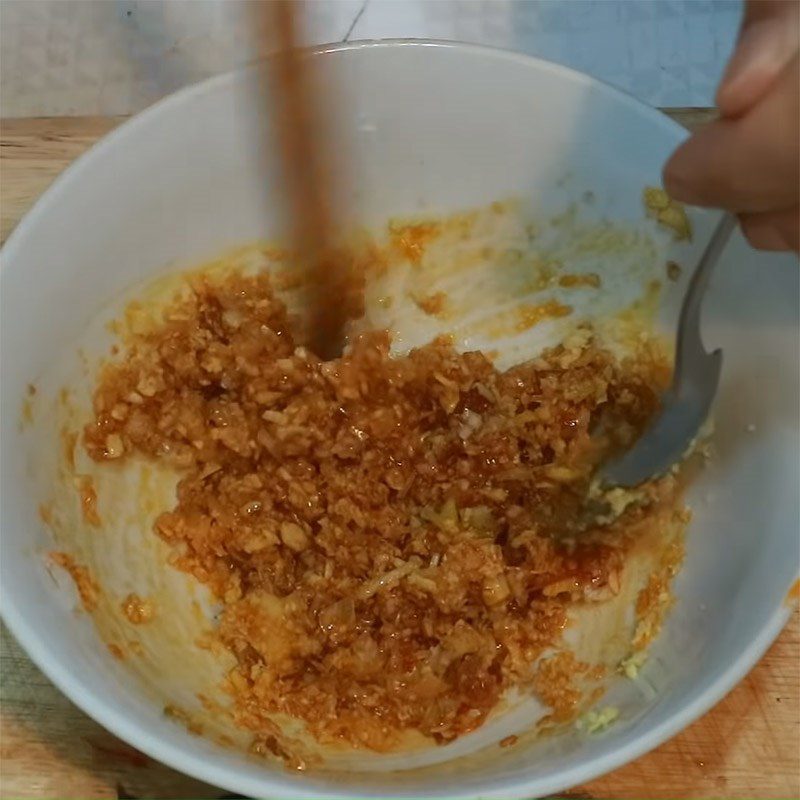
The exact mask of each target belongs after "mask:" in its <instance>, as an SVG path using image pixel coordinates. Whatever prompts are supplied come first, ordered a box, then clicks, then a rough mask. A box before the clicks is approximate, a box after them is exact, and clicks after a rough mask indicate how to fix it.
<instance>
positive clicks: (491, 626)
mask: <svg viewBox="0 0 800 800" xmlns="http://www.w3.org/2000/svg"><path fill="white" fill-rule="evenodd" d="M562 217H563V215H561V216H559V217H558V219H557V220H555V221H547V220H543V219H542V218H536V221H535V222H531V219H532V217H531V216H529V215H528V210H527V209H525V208H523V204H520V203H519V202H517V201H507V202H503V203H495V204H492V206H490V207H486V208H482V209H472V210H469V211H466V212H458V213H456V214H452V215H450V216H444V217H429V218H425V217H414V218H406V219H394V220H391V221H390V222H389V223H388V224H387V226H386V228H385V230H384V231H382V232H381V231H380V230H377V231H375V232H370V233H366V232H363V231H362V232H356V233H354V234H353V235H352V237H350V238H349V239H346V240H343V241H342V243H341V246H340V247H339V250H338V254H339V257H341V258H342V259H344V260H345V262H346V263H345V264H344V266H345V272H348V271H349V273H350V274H352V275H355V276H357V280H355V281H354V282H353V284H352V286H350V285H348V287H346V288H347V289H348V292H349V291H350V289H352V291H354V292H355V291H356V290H359V289H358V287H359V286H361V287H364V288H365V291H364V292H363V305H364V309H365V313H364V316H363V317H362V318H361V319H359V320H355V321H354V322H353V323H351V325H350V329H349V338H350V342H351V346H350V348H349V349H348V351H347V352H346V353H345V355H344V357H343V358H342V359H336V360H333V361H328V362H323V361H321V360H319V359H317V358H316V357H315V356H314V354H313V353H312V352H311V349H310V346H309V345H308V342H309V340H310V331H309V315H307V314H306V313H305V312H306V308H305V306H304V298H305V297H306V294H307V292H306V287H305V283H306V282H307V280H308V273H307V272H305V271H304V270H301V269H298V268H297V260H296V259H295V258H294V257H293V255H292V253H291V252H290V251H289V250H288V249H287V248H286V247H284V246H282V245H281V246H276V245H274V244H267V243H256V244H253V245H247V246H244V247H239V248H237V249H235V250H231V251H229V252H227V253H225V254H224V255H223V256H221V257H219V258H217V259H215V260H214V261H212V262H209V263H208V264H206V265H204V266H203V267H201V268H199V269H197V268H195V269H193V270H191V271H188V272H187V271H176V270H175V269H173V270H171V271H169V272H166V273H163V274H162V275H161V276H160V277H157V278H156V279H155V280H151V281H149V282H148V283H146V284H144V285H142V286H140V287H138V288H135V289H133V290H132V291H131V292H129V293H128V294H127V297H126V298H125V299H124V301H123V302H122V303H119V304H115V305H114V306H110V307H109V309H108V310H107V312H104V313H103V314H102V315H101V316H100V317H98V319H97V320H96V324H93V327H91V328H90V329H87V338H86V343H87V344H83V345H82V346H81V347H80V349H79V350H78V351H77V352H78V354H79V361H80V363H79V364H78V369H79V371H80V372H81V373H82V374H83V375H84V376H85V377H84V380H83V381H82V382H78V383H75V382H74V381H73V380H72V379H68V380H67V381H66V382H65V381H64V379H63V378H62V379H61V380H58V379H57V378H56V379H55V381H54V382H52V389H53V392H57V393H58V403H56V408H55V411H56V416H55V417H54V426H55V432H56V438H58V437H60V438H61V441H62V444H63V447H62V448H60V449H59V451H58V454H59V456H60V458H59V459H58V464H57V465H54V466H56V467H57V468H56V473H55V474H56V478H57V480H56V486H55V487H54V489H55V494H54V496H53V497H52V498H50V499H49V500H48V502H47V504H46V509H47V514H46V519H45V517H44V516H43V520H44V521H45V522H46V524H47V525H48V527H49V528H50V529H51V531H52V533H53V536H54V538H55V540H56V542H57V547H56V548H53V549H58V550H64V551H70V552H72V553H74V555H75V561H76V563H80V564H86V565H87V566H88V567H89V568H91V570H92V575H93V579H94V580H95V583H96V584H97V586H98V587H100V586H102V587H103V591H102V593H100V594H99V600H98V605H97V607H96V610H95V611H93V612H92V618H93V620H94V622H95V623H96V625H97V629H98V631H99V633H100V636H101V637H102V638H103V640H104V642H106V643H107V644H113V645H114V648H113V649H116V648H119V649H120V650H121V651H122V653H123V655H124V656H125V669H126V670H127V671H131V672H133V673H134V674H135V675H136V676H137V677H138V678H139V679H141V680H142V681H144V683H145V685H146V686H149V687H152V688H153V689H154V690H155V691H156V692H157V693H158V696H159V697H160V698H161V702H162V705H174V706H176V707H180V708H183V709H185V710H186V713H187V714H189V715H190V716H191V718H192V720H193V727H196V726H197V725H200V726H201V727H202V728H203V731H204V735H205V736H207V737H210V738H212V739H214V740H216V741H220V742H221V741H225V742H228V743H231V742H234V743H235V744H232V745H231V746H236V747H248V746H249V747H251V748H252V750H253V751H254V752H255V753H258V754H261V755H265V756H267V757H277V758H278V759H280V760H282V761H284V762H285V763H286V764H287V765H288V766H289V767H290V768H298V767H299V765H302V766H303V767H304V768H305V767H308V768H311V767H314V768H316V767H317V766H324V767H331V768H333V769H345V770H347V769H352V768H353V765H354V763H355V762H354V761H353V759H354V758H355V759H363V758H365V757H366V756H367V754H368V755H369V761H370V762H371V763H374V764H379V763H381V764H386V766H388V768H395V767H394V766H392V765H394V764H397V765H400V764H401V763H402V764H405V763H409V762H408V760H409V759H411V762H410V763H413V764H417V765H424V764H432V763H435V762H437V761H442V760H448V759H452V758H454V757H458V755H460V754H468V753H469V754H473V755H477V752H478V751H479V750H482V749H485V748H486V744H491V743H494V747H495V748H496V747H497V746H498V743H499V742H500V741H501V740H503V739H508V737H509V736H515V737H517V738H518V740H519V743H520V746H522V744H525V746H527V744H526V743H528V742H530V741H532V740H533V739H535V738H537V737H538V736H539V735H540V734H541V733H542V732H544V731H548V730H554V731H557V730H567V729H572V728H573V726H572V725H569V724H567V723H570V722H571V721H573V720H575V719H577V718H578V717H579V716H580V715H581V714H582V713H584V712H585V711H586V709H587V708H589V707H591V706H592V705H593V704H594V703H595V702H596V701H597V700H598V699H599V697H601V696H602V694H603V693H604V691H605V689H606V688H607V686H609V685H610V683H611V681H612V680H613V679H614V676H615V675H616V674H618V673H624V672H625V670H624V667H623V666H622V662H623V661H625V659H626V658H628V659H630V658H636V659H637V660H638V659H639V658H640V656H639V655H638V654H639V653H640V652H643V651H645V650H646V648H647V647H648V646H649V642H650V641H652V639H653V638H654V637H655V636H656V635H657V633H658V630H659V628H660V624H661V621H662V619H663V618H664V615H665V614H666V612H667V610H668V608H669V606H670V604H671V601H672V595H671V592H670V588H669V585H670V580H671V578H672V576H673V575H674V574H675V572H676V570H677V569H678V567H679V565H680V561H681V558H682V536H683V531H684V528H685V526H686V522H687V520H688V513H687V512H686V510H685V508H684V506H683V503H682V499H681V497H682V491H681V490H682V486H681V483H682V481H683V477H682V476H675V475H673V476H669V477H667V478H666V479H664V480H662V481H660V482H658V483H653V484H648V485H647V486H645V487H642V488H641V489H640V490H637V491H635V492H620V491H619V490H617V491H613V492H602V493H600V494H598V489H597V487H596V486H594V483H593V481H592V480H591V476H592V472H593V468H594V465H595V464H597V463H598V462H599V461H600V460H602V459H603V458H604V457H605V456H606V454H608V453H610V452H612V451H613V450H615V449H618V448H620V447H623V446H625V443H626V442H627V441H630V439H631V438H632V437H634V436H635V435H637V432H638V430H640V429H641V427H642V426H643V425H644V424H646V420H647V419H648V417H649V415H650V414H652V413H653V411H654V410H655V409H656V408H657V405H658V400H657V398H658V395H659V393H660V392H661V391H662V390H663V388H664V387H665V386H666V385H667V384H668V382H669V377H670V367H671V361H670V355H669V345H668V344H667V345H666V346H665V344H664V343H663V342H662V340H660V339H659V337H658V335H657V334H654V332H653V331H654V328H653V322H654V318H655V312H656V310H657V308H658V298H659V293H660V290H661V286H662V283H661V282H660V281H658V280H656V276H658V277H660V276H662V275H663V264H664V260H663V256H662V255H661V254H659V252H658V248H657V247H656V246H655V245H654V242H653V240H652V239H651V238H650V235H649V234H648V233H647V231H646V230H643V229H641V228H637V227H636V226H635V225H634V226H631V227H630V228H626V227H625V226H624V225H610V224H609V223H608V222H606V221H605V220H602V219H601V220H599V221H594V222H592V221H591V220H588V221H587V220H586V219H583V218H582V217H581V216H580V215H579V214H576V213H574V212H573V213H572V214H571V215H570V216H569V220H566V221H565V220H564V219H562ZM556 223H557V224H556ZM651 230H653V231H655V226H652V227H651ZM411 231H413V235H412V233H411ZM665 235H666V234H664V236H665ZM662 238H663V236H662ZM399 241H402V242H403V244H402V246H400V245H398V242H399ZM411 245H413V247H411ZM409 248H410V249H409ZM583 276H587V277H586V278H584V277H583ZM359 291H360V290H359ZM348 296H349V295H348ZM562 309H563V311H562ZM431 311H433V312H435V313H430V312H431ZM93 337H94V338H97V337H99V346H96V345H95V344H94V338H93ZM89 342H91V344H89ZM87 352H88V353H92V354H93V355H91V356H87V355H86V353H87ZM94 354H96V355H94ZM104 354H105V355H104ZM62 374H64V373H62ZM66 374H72V373H66ZM54 377H55V376H54ZM519 381H521V382H522V383H521V384H519ZM59 387H63V388H61V390H60V391H59ZM526 387H527V388H526ZM524 392H528V393H529V394H530V397H526V398H523V396H522V395H523V394H524ZM573 393H574V395H573ZM47 394H48V396H49V390H48V392H47ZM54 397H55V394H54ZM92 406H93V407H92ZM554 420H555V421H554ZM612 420H613V422H612ZM518 434H519V435H518ZM382 437H383V438H382ZM76 441H77V442H78V444H77V446H75V443H76ZM462 472H463V474H462ZM84 478H88V479H90V481H91V486H92V488H93V490H94V494H95V496H94V498H93V504H92V505H93V508H94V509H95V510H96V511H97V513H98V516H99V518H100V520H101V523H100V525H99V526H96V525H92V524H91V520H90V519H88V518H87V517H86V515H85V508H84V507H83V503H82V502H81V500H82V497H81V496H80V493H79V492H76V491H75V487H76V486H78V485H79V484H80V481H81V480H83V479H84ZM509 498H510V499H509ZM587 499H588V500H589V504H588V505H587ZM599 508H602V509H605V511H604V512H602V513H600V512H598V509H599ZM520 509H521V510H520ZM606 512H608V513H606ZM175 567H177V569H175ZM654 580H657V581H658V582H659V584H658V585H659V587H660V588H663V589H664V591H660V590H659V591H648V586H650V584H651V583H652V582H653V581H654ZM132 598H133V602H130V601H131V599H132ZM137 598H138V600H137ZM437 598H438V599H437ZM139 601H141V602H139ZM145 605H146V606H147V607H148V608H149V609H150V610H152V611H153V612H155V613H152V614H150V613H148V608H145V609H144V612H145V613H144V614H143V615H142V614H139V613H138V612H139V610H141V608H143V607H144V606H145ZM128 610H130V611H132V612H133V613H132V615H129V614H128ZM132 617H134V618H135V619H132ZM132 622H133V623H134V624H135V625H136V634H137V640H136V641H131V640H129V637H130V632H131V630H132ZM142 623H145V624H142ZM645 631H646V632H647V635H643V633H644V632H645ZM636 634H639V635H638V636H637V635H636ZM112 655H113V653H112ZM114 660H115V661H118V660H119V659H117V658H115V659H114ZM207 701H208V702H207ZM212 704H213V710H212ZM489 749H490V750H491V749H492V747H491V746H490V747H489ZM471 757H472V756H471ZM358 763H359V764H360V763H362V762H361V761H359V762H358ZM379 768H380V767H379Z"/></svg>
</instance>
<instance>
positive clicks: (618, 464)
mask: <svg viewBox="0 0 800 800" xmlns="http://www.w3.org/2000/svg"><path fill="white" fill-rule="evenodd" d="M735 228H736V219H735V217H733V216H731V215H730V214H725V215H724V216H723V217H722V219H721V220H720V221H719V223H718V224H717V227H716V229H715V230H714V233H713V234H712V236H711V239H710V241H709V243H708V245H707V246H706V249H705V252H704V253H703V255H702V257H701V258H700V262H699V263H698V265H697V269H695V271H694V275H692V279H691V282H690V283H689V288H688V289H687V291H686V297H684V300H683V306H682V307H681V315H680V321H679V323H678V335H677V343H676V347H675V370H674V372H673V376H672V386H671V387H670V389H669V391H668V392H667V393H666V394H665V395H664V397H663V399H662V407H661V411H660V412H659V414H658V416H657V417H656V419H655V420H654V421H653V423H652V424H651V425H650V427H649V428H648V429H647V430H646V431H645V432H644V433H643V434H642V436H641V437H640V438H639V439H638V441H637V442H636V443H635V444H634V445H633V447H631V449H630V450H628V451H627V452H626V453H624V454H623V455H622V456H620V457H619V458H618V459H616V460H614V461H612V462H610V463H608V464H606V465H605V466H604V467H603V468H602V469H601V471H600V480H601V482H602V483H604V484H606V485H611V486H624V487H631V486H636V485H638V484H640V483H642V482H644V481H646V480H648V479H649V478H653V477H656V476H657V475H661V474H663V473H665V472H666V471H667V470H668V469H669V468H670V467H671V466H672V465H673V464H675V463H676V462H678V461H679V460H680V459H681V457H682V456H683V455H684V454H685V453H686V451H687V450H688V449H689V447H690V445H691V444H692V442H693V441H694V439H695V437H696V436H697V434H698V431H699V430H700V427H701V425H702V424H703V423H704V422H705V420H706V417H707V416H708V412H709V409H710V408H711V403H712V402H713V400H714V396H715V395H716V393H717V386H718V385H719V376H720V370H721V368H722V350H715V351H714V352H713V353H707V352H706V351H705V348H704V347H703V341H702V338H701V336H700V311H701V308H702V303H703V297H704V296H705V292H706V287H707V286H708V281H709V279H710V277H711V272H712V270H713V269H714V266H715V265H716V263H717V260H718V259H719V256H720V255H721V253H722V251H723V250H724V249H725V245H726V244H727V242H728V239H729V238H730V235H731V233H732V232H733V230H734V229H735Z"/></svg>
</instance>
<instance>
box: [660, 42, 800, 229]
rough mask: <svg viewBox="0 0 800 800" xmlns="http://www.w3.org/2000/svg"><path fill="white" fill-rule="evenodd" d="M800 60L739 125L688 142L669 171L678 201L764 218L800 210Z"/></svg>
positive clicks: (718, 126) (730, 123)
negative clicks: (778, 211)
mask: <svg viewBox="0 0 800 800" xmlns="http://www.w3.org/2000/svg"><path fill="white" fill-rule="evenodd" d="M798 69H800V62H798V56H797V55H795V57H794V59H793V60H792V62H791V63H790V64H788V65H787V66H786V67H785V68H784V70H783V72H782V73H781V75H780V77H779V79H778V81H777V83H776V84H775V86H774V88H773V89H772V91H770V92H769V93H768V94H767V95H766V96H765V97H764V98H763V99H762V100H761V101H760V102H758V103H757V104H756V105H755V106H754V107H753V108H752V109H750V110H749V111H748V112H747V114H746V115H745V116H743V117H741V118H739V119H735V120H732V119H720V120H717V121H715V122H712V123H711V124H710V125H708V126H707V127H706V128H704V129H703V130H701V131H699V132H698V133H697V134H695V135H694V136H692V137H691V138H690V139H689V140H688V141H686V142H684V144H683V145H681V147H679V148H678V149H677V150H676V151H675V153H674V154H673V155H672V157H671V158H670V160H669V161H668V162H667V164H666V166H665V168H664V187H665V188H666V190H667V191H668V192H669V194H670V195H671V196H672V197H674V198H675V199H676V200H681V201H683V202H686V203H690V204H692V205H699V206H713V207H717V208H725V209H728V210H730V211H733V212H735V213H760V212H766V211H772V210H774V209H782V208H793V207H795V206H797V205H798V199H800V198H799V197H798V195H799V194H800V187H799V186H798V174H800V154H798V145H797V143H798V138H800V96H799V93H798Z"/></svg>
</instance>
